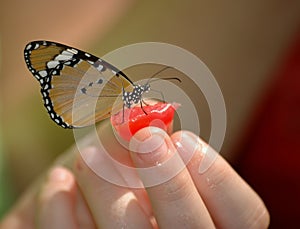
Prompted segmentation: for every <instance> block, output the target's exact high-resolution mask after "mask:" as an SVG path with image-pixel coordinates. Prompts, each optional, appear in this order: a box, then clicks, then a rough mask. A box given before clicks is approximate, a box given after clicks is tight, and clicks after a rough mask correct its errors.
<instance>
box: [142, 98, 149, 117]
mask: <svg viewBox="0 0 300 229" xmlns="http://www.w3.org/2000/svg"><path fill="white" fill-rule="evenodd" d="M140 104H141V108H142V110H143V112H144V113H145V114H146V115H148V114H147V112H146V111H145V110H144V107H143V99H141V100H140Z"/></svg>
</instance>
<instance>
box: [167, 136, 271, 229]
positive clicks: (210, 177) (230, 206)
mask: <svg viewBox="0 0 300 229" xmlns="http://www.w3.org/2000/svg"><path fill="white" fill-rule="evenodd" d="M172 141H173V143H174V145H175V146H176V148H177V150H178V152H179V153H180V155H181V157H182V158H183V160H184V161H185V162H186V163H187V168H188V170H189V172H190V174H191V176H192V178H193V181H194V183H195V185H196V187H197V189H198V191H199V193H200V195H201V197H202V198H203V200H204V202H205V204H206V206H207V208H208V210H209V212H210V213H211V216H212V218H213V220H214V222H215V224H216V226H217V227H222V228H267V227H268V224H269V214H268V211H267V209H266V207H265V205H264V203H263V202H262V200H261V199H260V198H259V196H258V195H257V194H256V193H255V192H254V191H253V190H252V189H251V188H250V186H249V185H248V184H247V183H246V182H245V181H244V180H243V179H242V178H241V177H240V176H239V175H238V174H237V173H236V172H235V171H234V170H233V169H232V168H231V166H230V165H229V164H228V163H227V162H226V161H225V160H224V159H223V158H222V157H221V156H219V155H217V153H216V152H215V151H214V150H213V149H212V148H211V147H209V146H208V145H207V144H206V143H205V142H203V141H202V140H201V139H200V138H198V137H197V136H195V135H194V134H192V133H190V132H187V131H180V132H177V133H175V134H173V136H172ZM204 157H207V158H212V159H213V158H215V161H214V162H213V163H212V164H211V166H210V167H208V169H207V170H206V171H205V172H204V173H199V172H198V171H199V168H200V165H201V162H203V161H204Z"/></svg>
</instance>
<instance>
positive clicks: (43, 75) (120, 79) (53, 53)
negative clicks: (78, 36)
mask: <svg viewBox="0 0 300 229" xmlns="http://www.w3.org/2000/svg"><path fill="white" fill-rule="evenodd" d="M24 55H25V61H26V63H27V66H28V68H29V70H30V71H31V72H32V74H33V75H34V76H35V77H36V78H37V79H38V80H39V82H40V84H41V93H42V95H43V99H44V105H45V107H46V109H47V111H48V113H49V115H50V117H51V118H52V119H53V120H54V121H55V122H56V123H57V124H59V125H60V126H62V127H64V128H73V127H84V126H88V125H92V124H94V123H95V122H97V121H100V120H102V119H105V118H107V117H109V116H110V115H111V113H112V106H113V105H114V104H115V105H116V106H117V109H116V110H118V109H121V108H122V100H121V99H119V100H118V101H117V102H116V99H117V98H118V96H121V95H122V90H123V88H124V87H125V88H128V87H130V86H131V85H132V83H131V81H130V80H129V79H128V78H127V77H126V75H125V74H124V73H122V72H121V71H119V70H118V69H116V68H115V67H113V66H112V65H110V64H108V63H107V62H105V61H104V60H101V59H99V58H97V57H95V56H93V55H91V54H88V53H85V52H83V51H80V50H77V49H74V48H71V47H68V46H65V45H61V44H58V43H54V42H47V41H37V42H32V43H29V44H28V45H27V46H26V48H25V51H24ZM114 110H115V108H114Z"/></svg>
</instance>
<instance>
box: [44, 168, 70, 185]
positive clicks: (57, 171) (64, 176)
mask: <svg viewBox="0 0 300 229" xmlns="http://www.w3.org/2000/svg"><path fill="white" fill-rule="evenodd" d="M69 177H70V175H69V173H68V172H67V171H66V169H64V168H60V167H57V168H54V169H52V170H51V171H50V173H49V180H50V181H53V182H65V181H67V180H68V179H69Z"/></svg>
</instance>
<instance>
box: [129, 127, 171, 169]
mask: <svg viewBox="0 0 300 229" xmlns="http://www.w3.org/2000/svg"><path fill="white" fill-rule="evenodd" d="M151 129H152V128H151ZM151 129H150V128H149V130H150V132H149V130H148V131H147V132H145V133H144V134H141V133H140V134H139V135H138V136H136V137H135V138H134V139H133V140H132V142H131V146H133V145H134V147H133V148H134V149H135V150H134V152H133V153H132V155H133V157H134V159H136V160H135V162H136V163H137V164H138V166H154V165H159V164H160V163H162V162H164V161H165V160H166V159H167V158H168V154H169V147H168V144H167V142H166V141H168V135H167V134H166V133H165V132H164V131H162V130H160V131H151ZM145 135H146V136H147V137H146V138H143V137H144V136H145ZM169 141H170V140H169ZM131 149H132V148H131Z"/></svg>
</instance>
